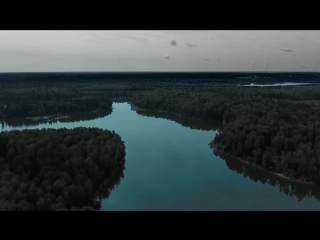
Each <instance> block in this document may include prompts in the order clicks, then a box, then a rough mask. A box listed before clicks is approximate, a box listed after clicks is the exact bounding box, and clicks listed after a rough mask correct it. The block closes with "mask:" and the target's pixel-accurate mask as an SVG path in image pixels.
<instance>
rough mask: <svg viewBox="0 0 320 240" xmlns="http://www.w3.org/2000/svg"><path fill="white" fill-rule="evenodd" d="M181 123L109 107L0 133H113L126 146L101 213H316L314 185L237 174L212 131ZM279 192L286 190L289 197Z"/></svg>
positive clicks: (123, 107) (257, 172)
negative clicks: (97, 113)
mask: <svg viewBox="0 0 320 240" xmlns="http://www.w3.org/2000/svg"><path fill="white" fill-rule="evenodd" d="M182 120H183V119H182ZM182 120H181V121H182ZM183 121H184V123H183V124H182V123H181V124H180V123H179V119H178V118H177V117H172V119H170V118H169V117H166V118H160V117H159V116H157V117H153V115H152V114H143V112H142V111H141V112H139V113H137V112H136V111H132V110H131V106H130V104H128V103H114V104H113V112H112V113H111V114H110V115H108V116H105V117H101V118H97V119H94V120H88V121H77V122H56V123H52V124H49V123H43V124H40V125H37V126H14V127H13V126H12V125H10V124H7V123H3V124H2V130H3V131H4V130H6V131H9V130H13V129H35V128H39V127H40V128H43V127H44V128H61V127H66V128H74V127H79V126H83V127H99V128H103V129H108V130H110V131H112V130H114V131H115V132H116V133H118V134H119V135H120V136H121V138H122V140H123V141H124V142H125V145H126V169H125V170H124V178H123V179H122V180H121V182H120V184H119V185H118V186H117V187H115V189H114V190H113V191H112V192H111V194H110V197H109V198H108V199H105V200H103V204H102V210H106V211H109V210H120V211H121V210H129V211H130V210H133V211H135V210H320V202H319V200H317V198H316V197H314V196H312V195H315V194H318V190H319V188H318V187H311V188H310V187H308V186H304V185H302V186H301V184H300V185H299V184H298V185H297V187H296V186H295V185H294V184H293V185H290V186H285V183H283V182H281V181H280V180H279V181H278V180H277V179H274V178H272V177H271V176H269V175H268V174H266V173H265V172H262V171H260V170H258V169H249V170H248V171H246V172H245V171H244V172H241V171H242V170H241V169H242V168H247V167H246V166H244V165H241V163H239V162H237V163H230V162H228V161H227V162H226V161H225V160H223V159H221V158H220V157H219V156H216V155H215V154H214V153H213V151H212V150H211V149H210V148H209V146H208V143H209V142H210V141H211V140H212V139H213V138H214V136H215V134H216V131H215V130H208V129H210V127H209V128H208V125H206V126H205V127H204V129H205V130H201V127H200V126H199V124H198V126H197V127H196V128H192V127H191V126H190V127H188V124H186V123H185V120H183ZM183 121H182V122H183ZM189 125H190V124H189ZM213 128H214V127H212V129H213ZM226 163H227V164H228V165H227V164H226ZM252 176H254V177H252ZM250 178H251V179H252V180H251V179H250ZM270 181H271V182H274V181H275V182H276V183H275V184H274V185H275V186H273V185H272V184H271V183H268V182H270ZM277 181H278V182H277ZM263 182H266V183H265V184H263ZM277 184H278V185H277ZM279 184H280V185H279ZM283 188H291V195H292V196H290V193H287V192H288V191H289V192H290V189H289V190H288V189H286V190H285V191H283ZM281 189H282V190H281ZM299 189H300V190H299ZM280 190H281V191H282V192H281V191H280ZM319 192H320V191H319ZM301 194H302V197H301ZM297 195H299V196H300V197H299V198H298V197H297ZM319 195H320V194H319Z"/></svg>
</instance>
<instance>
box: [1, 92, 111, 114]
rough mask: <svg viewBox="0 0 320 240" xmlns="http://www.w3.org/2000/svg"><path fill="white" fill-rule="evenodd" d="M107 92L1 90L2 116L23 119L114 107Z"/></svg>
mask: <svg viewBox="0 0 320 240" xmlns="http://www.w3.org/2000/svg"><path fill="white" fill-rule="evenodd" d="M111 107H112V100H111V99H110V97H109V96H108V95H107V94H105V93H99V92H91V93H90V94H89V93H85V92H80V91H72V90H68V89H64V91H62V90H61V91H53V90H47V91H33V90H32V91H23V92H21V91H19V92H1V93H0V117H1V116H2V117H4V118H14V117H15V118H23V117H32V116H44V115H54V114H66V113H74V112H89V111H90V112H91V111H103V110H111Z"/></svg>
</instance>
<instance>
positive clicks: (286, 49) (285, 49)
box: [281, 48, 292, 52]
mask: <svg viewBox="0 0 320 240" xmlns="http://www.w3.org/2000/svg"><path fill="white" fill-rule="evenodd" d="M281 50H282V51H284V52H292V50H291V49H290V48H281Z"/></svg>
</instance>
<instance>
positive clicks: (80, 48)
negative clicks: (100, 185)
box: [0, 30, 320, 72]
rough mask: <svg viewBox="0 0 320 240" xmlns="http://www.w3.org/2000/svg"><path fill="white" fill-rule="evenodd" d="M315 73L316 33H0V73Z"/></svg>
mask: <svg viewBox="0 0 320 240" xmlns="http://www.w3.org/2000/svg"><path fill="white" fill-rule="evenodd" d="M60 71H62V72H63V71H313V72H318V71H320V31H319V30H315V31H289V30H285V31H280V30H277V31H260V30H252V31H233V30H225V31H216V30H215V31H211V30H210V31H203V30H201V31H194V30H181V31H176V30H166V31H164V30H145V31H140V30H139V31H124V30H119V31H114V30H105V31H69V30H68V31H67V30H66V31H0V72H60Z"/></svg>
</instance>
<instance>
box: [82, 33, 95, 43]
mask: <svg viewBox="0 0 320 240" xmlns="http://www.w3.org/2000/svg"><path fill="white" fill-rule="evenodd" d="M83 39H84V40H86V41H88V42H89V41H92V40H93V37H91V36H89V35H87V36H84V37H83Z"/></svg>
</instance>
